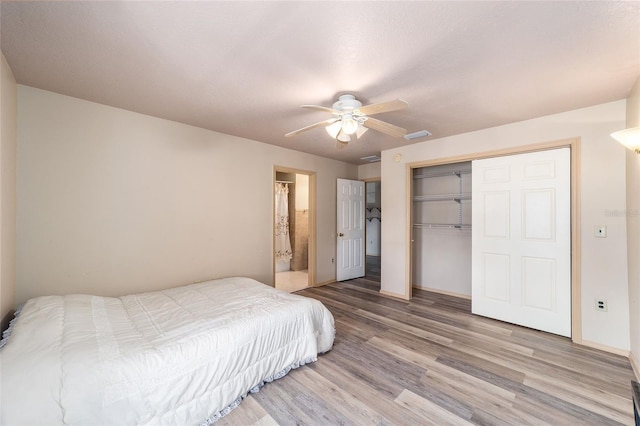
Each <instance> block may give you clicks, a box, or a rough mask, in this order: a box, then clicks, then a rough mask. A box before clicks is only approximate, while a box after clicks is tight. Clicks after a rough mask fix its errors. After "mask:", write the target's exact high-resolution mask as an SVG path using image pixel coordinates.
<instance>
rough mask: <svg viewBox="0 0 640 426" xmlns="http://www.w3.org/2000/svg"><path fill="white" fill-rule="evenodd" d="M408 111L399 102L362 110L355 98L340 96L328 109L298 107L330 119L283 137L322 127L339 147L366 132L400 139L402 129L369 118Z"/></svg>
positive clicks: (362, 107) (378, 104)
mask: <svg viewBox="0 0 640 426" xmlns="http://www.w3.org/2000/svg"><path fill="white" fill-rule="evenodd" d="M408 107H409V104H408V103H407V102H405V101H403V100H402V99H396V100H393V101H387V102H380V103H377V104H370V105H365V106H362V102H360V101H359V100H357V99H356V97H355V96H353V95H348V94H347V95H341V96H340V97H339V98H338V101H337V102H335V103H334V104H333V107H332V108H328V107H323V106H319V105H302V108H309V109H316V110H319V111H325V112H329V113H331V115H332V117H331V118H329V119H327V120H324V121H320V122H318V123H315V124H311V125H309V126H306V127H303V128H301V129H298V130H294V131H293V132H289V133H287V134H286V135H285V137H291V136H295V135H297V134H298V133H302V132H306V131H307V130H311V129H315V128H316V127H322V126H324V127H325V128H326V130H327V133H329V135H331V137H332V138H333V139H335V140H337V141H338V142H342V143H343V144H346V143H349V142H351V136H353V135H354V134H355V135H356V138H360V136H362V135H363V134H364V132H366V131H367V129H373V130H376V131H378V132H382V133H384V134H386V135H389V136H393V137H395V138H401V137H403V136H404V135H405V134H406V133H407V130H406V129H403V128H402V127H398V126H396V125H394V124H390V123H387V122H384V121H381V120H378V119H377V118H373V117H371V115H374V114H380V113H383V112H390V111H400V110H403V109H407V108H408Z"/></svg>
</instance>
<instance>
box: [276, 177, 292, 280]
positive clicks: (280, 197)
mask: <svg viewBox="0 0 640 426" xmlns="http://www.w3.org/2000/svg"><path fill="white" fill-rule="evenodd" d="M275 216H276V224H275V225H276V226H275V229H276V266H277V271H282V270H289V262H290V261H291V257H292V252H291V240H290V239H289V185H288V184H286V183H276V214H275ZM285 263H286V266H285ZM278 264H280V265H281V266H280V265H278Z"/></svg>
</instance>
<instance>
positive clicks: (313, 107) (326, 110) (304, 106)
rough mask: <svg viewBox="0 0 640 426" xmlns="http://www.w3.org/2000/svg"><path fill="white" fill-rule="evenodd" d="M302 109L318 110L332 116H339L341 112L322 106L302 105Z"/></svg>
mask: <svg viewBox="0 0 640 426" xmlns="http://www.w3.org/2000/svg"><path fill="white" fill-rule="evenodd" d="M301 107H302V108H309V109H317V110H318V111H324V112H329V113H331V114H339V113H340V111H338V110H337V109H333V108H328V107H323V106H320V105H301Z"/></svg>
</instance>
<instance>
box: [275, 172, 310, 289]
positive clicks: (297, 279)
mask: <svg viewBox="0 0 640 426" xmlns="http://www.w3.org/2000/svg"><path fill="white" fill-rule="evenodd" d="M273 183H274V185H273V187H274V198H273V199H274V210H273V212H274V222H273V223H274V251H273V257H274V260H273V264H274V267H273V271H274V280H273V282H274V286H275V287H276V288H277V289H280V290H283V291H287V292H289V293H291V292H295V291H299V290H302V289H305V288H308V287H311V286H313V283H314V276H315V264H314V261H313V260H314V258H315V256H313V253H315V246H314V244H315V212H314V207H315V203H314V194H315V188H314V185H315V174H313V173H312V172H308V171H303V170H295V169H289V168H283V167H276V168H275V169H274V182H273Z"/></svg>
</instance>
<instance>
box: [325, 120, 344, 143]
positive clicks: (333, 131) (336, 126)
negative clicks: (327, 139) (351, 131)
mask: <svg viewBox="0 0 640 426" xmlns="http://www.w3.org/2000/svg"><path fill="white" fill-rule="evenodd" d="M341 129H342V123H341V122H340V121H336V122H335V123H332V124H329V125H328V126H327V127H325V130H326V131H327V133H328V134H329V136H331V139H336V138H337V137H338V133H340V130H341Z"/></svg>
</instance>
